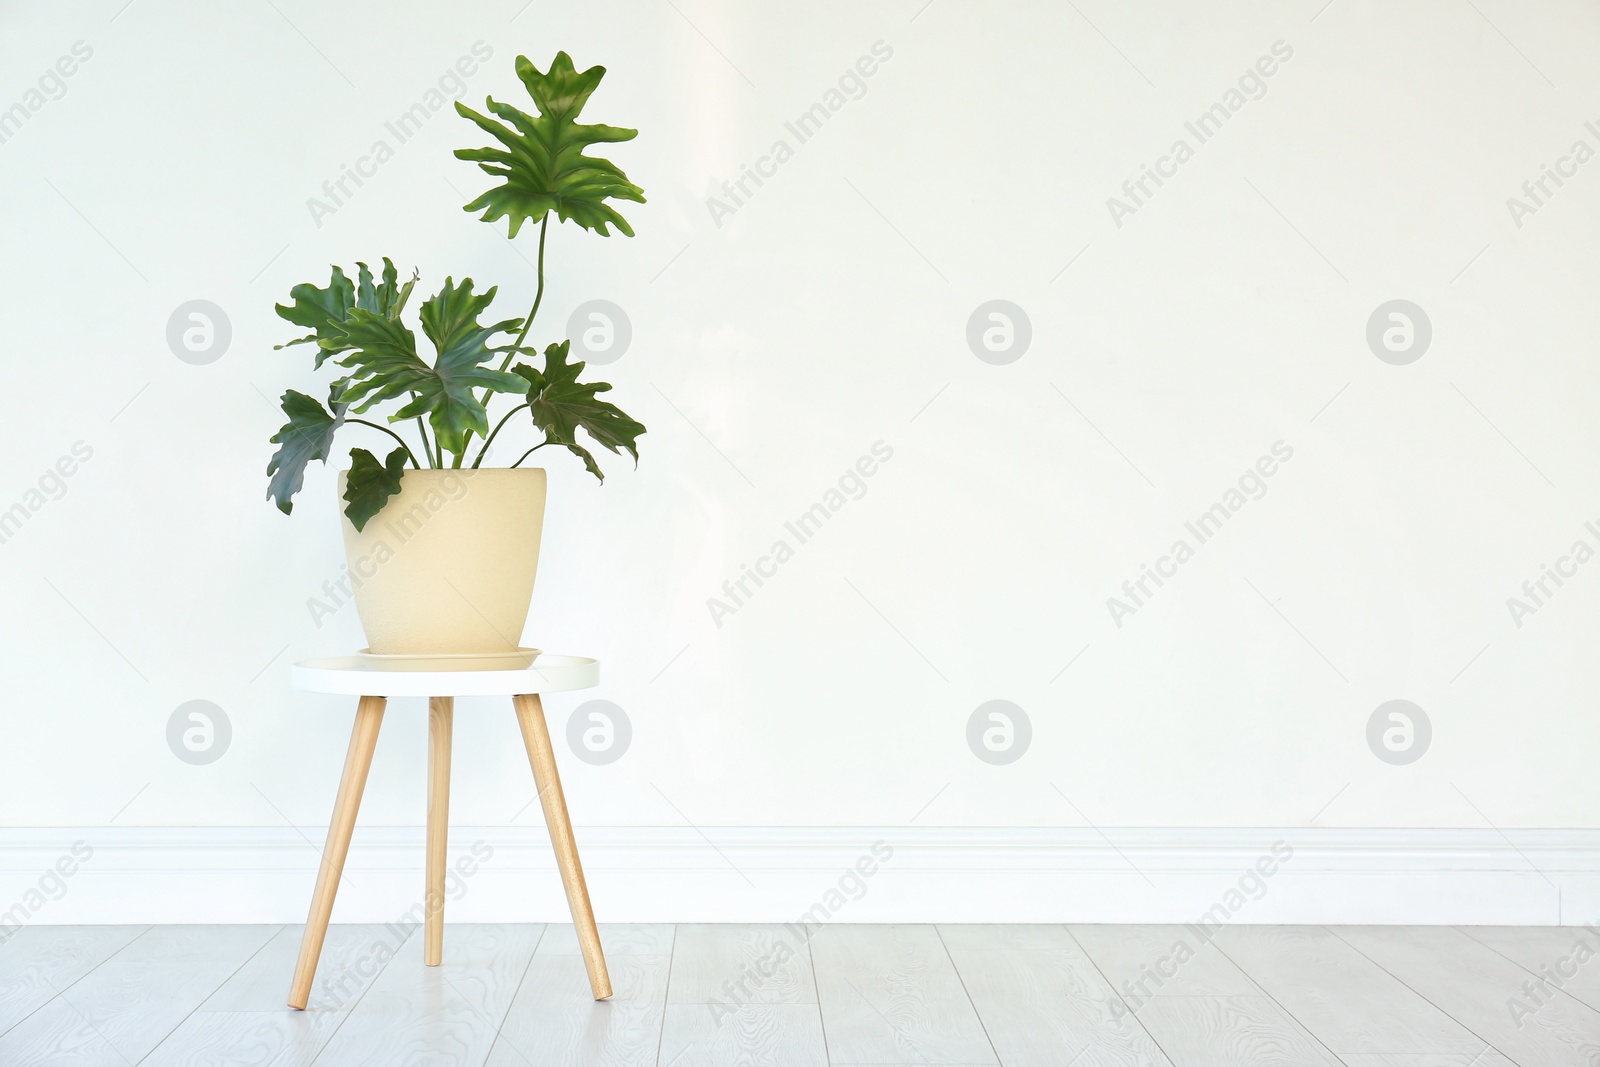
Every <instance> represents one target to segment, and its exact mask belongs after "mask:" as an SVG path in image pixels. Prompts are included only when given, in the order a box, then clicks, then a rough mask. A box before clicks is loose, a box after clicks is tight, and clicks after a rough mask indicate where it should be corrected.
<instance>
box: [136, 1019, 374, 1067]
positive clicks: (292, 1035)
mask: <svg viewBox="0 0 1600 1067" xmlns="http://www.w3.org/2000/svg"><path fill="white" fill-rule="evenodd" d="M347 1014H348V1013H347V1012H343V1011H321V1012H313V1011H303V1012H297V1011H293V1010H291V1009H288V1008H285V1009H284V1010H282V1011H197V1012H195V1013H194V1014H193V1015H191V1016H189V1017H188V1018H187V1019H185V1020H184V1021H183V1023H182V1025H180V1026H179V1027H178V1028H177V1029H176V1030H174V1031H173V1032H172V1033H171V1034H169V1035H167V1039H166V1040H165V1041H163V1042H161V1044H159V1045H157V1046H156V1050H155V1051H154V1052H152V1053H150V1056H149V1058H147V1059H145V1060H144V1061H142V1062H141V1063H140V1064H139V1067H310V1065H311V1064H312V1063H314V1062H315V1061H316V1058H317V1054H318V1053H320V1052H321V1051H322V1048H323V1046H324V1045H326V1044H327V1043H328V1039H329V1038H330V1037H331V1036H332V1035H333V1033H334V1032H335V1031H336V1030H337V1029H338V1028H339V1025H340V1024H341V1023H343V1022H344V1020H345V1018H346V1016H347Z"/></svg>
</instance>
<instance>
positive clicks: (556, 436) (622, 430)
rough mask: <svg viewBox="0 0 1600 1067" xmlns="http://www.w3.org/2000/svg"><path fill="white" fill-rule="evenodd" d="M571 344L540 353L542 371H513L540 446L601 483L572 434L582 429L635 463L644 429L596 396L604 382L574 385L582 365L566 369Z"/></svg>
mask: <svg viewBox="0 0 1600 1067" xmlns="http://www.w3.org/2000/svg"><path fill="white" fill-rule="evenodd" d="M571 344H572V342H570V341H562V342H561V343H560V344H558V345H550V346H549V347H548V348H546V349H545V350H544V370H543V371H539V370H536V369H534V368H533V367H530V366H528V365H527V364H526V363H522V364H518V365H517V366H516V367H515V368H514V369H515V370H516V372H517V373H518V374H520V375H521V376H522V377H523V378H525V379H527V382H528V410H529V411H530V412H531V413H532V414H533V424H534V425H535V426H537V427H538V428H539V429H540V430H542V431H543V432H544V436H545V440H547V441H549V442H550V443H552V444H558V445H564V446H565V447H566V448H567V449H568V450H569V451H571V452H572V454H573V455H575V456H577V457H578V458H579V459H581V460H583V465H584V466H585V467H587V468H589V473H590V474H593V475H594V476H595V477H596V478H598V479H600V480H601V481H605V475H603V474H601V473H600V466H599V464H597V463H595V461H594V456H593V455H592V454H591V453H590V452H589V450H588V449H587V448H584V447H583V446H582V445H580V444H579V443H578V429H579V428H580V427H582V429H583V430H584V432H586V433H587V434H588V435H589V436H590V437H592V438H593V439H594V440H595V442H596V443H598V444H600V445H601V446H603V447H605V448H608V449H610V450H611V451H612V452H616V453H618V454H619V455H620V454H621V450H622V449H626V450H627V451H628V452H629V453H631V454H632V456H633V461H634V462H635V463H638V462H639V448H638V445H637V441H638V438H639V435H640V434H642V433H644V432H645V428H644V424H643V423H640V422H636V421H635V420H634V419H632V418H630V417H629V416H628V415H626V414H625V413H624V412H623V411H622V409H621V408H619V407H617V406H616V405H615V404H613V403H611V402H610V401H608V400H601V399H599V398H598V397H597V395H596V394H598V393H603V392H606V391H608V390H609V389H610V388H611V386H610V384H609V383H607V382H587V383H585V382H580V381H578V375H580V374H582V373H583V367H584V364H583V363H582V362H581V361H580V362H578V363H568V362H567V355H568V352H569V350H570V346H571Z"/></svg>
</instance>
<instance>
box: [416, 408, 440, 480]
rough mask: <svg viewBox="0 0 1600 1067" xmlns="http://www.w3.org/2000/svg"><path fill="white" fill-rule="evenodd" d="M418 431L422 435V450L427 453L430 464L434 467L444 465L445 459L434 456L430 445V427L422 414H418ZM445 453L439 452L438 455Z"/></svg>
mask: <svg viewBox="0 0 1600 1067" xmlns="http://www.w3.org/2000/svg"><path fill="white" fill-rule="evenodd" d="M417 432H418V433H420V434H421V435H422V451H423V452H424V453H426V455H427V457H428V466H430V467H434V468H438V467H442V466H444V460H443V459H435V458H434V456H435V453H434V451H433V450H432V449H431V448H429V447H428V427H427V424H425V423H424V422H423V421H422V416H421V415H418V416H417ZM443 454H444V453H442V452H440V453H438V455H440V456H443Z"/></svg>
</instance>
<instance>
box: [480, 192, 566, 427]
mask: <svg viewBox="0 0 1600 1067" xmlns="http://www.w3.org/2000/svg"><path fill="white" fill-rule="evenodd" d="M549 228H550V212H548V211H546V212H545V213H544V218H542V219H540V220H539V289H538V291H537V292H536V293H534V295H533V310H531V311H529V312H528V317H527V318H526V319H523V320H522V332H521V333H519V334H517V343H516V344H514V345H512V346H511V351H510V352H507V353H506V358H505V362H503V363H501V364H500V369H501V370H505V369H506V368H507V367H509V366H511V361H512V359H514V358H515V357H516V354H517V349H519V348H521V347H522V342H523V341H526V340H527V339H528V327H530V326H532V325H533V317H534V316H535V315H537V314H539V302H540V301H542V300H543V299H544V235H545V231H546V230H547V229H549ZM485 399H487V398H485Z"/></svg>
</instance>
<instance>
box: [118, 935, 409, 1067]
mask: <svg viewBox="0 0 1600 1067" xmlns="http://www.w3.org/2000/svg"><path fill="white" fill-rule="evenodd" d="M303 929H304V928H303V927H301V926H286V927H284V928H283V929H282V930H280V931H279V932H278V933H277V934H276V935H275V936H274V937H273V938H272V940H270V941H268V942H267V944H266V945H265V946H264V947H263V948H262V949H261V951H260V952H257V953H256V954H255V955H254V956H252V957H250V959H249V960H248V961H246V963H245V964H244V966H242V967H240V968H239V969H238V970H237V971H235V972H234V973H233V975H232V976H231V977H229V979H228V980H227V981H226V982H224V983H223V984H222V986H221V987H220V988H219V989H217V991H216V992H214V993H212V994H211V996H210V997H208V998H207V999H206V1001H205V1003H203V1004H201V1005H200V1007H199V1008H197V1009H195V1012H194V1014H192V1015H190V1016H189V1017H188V1018H187V1019H185V1020H184V1021H183V1022H182V1024H180V1025H179V1026H178V1028H177V1029H176V1030H174V1031H173V1032H172V1033H171V1034H169V1035H168V1036H167V1038H166V1040H164V1041H162V1043H161V1044H160V1045H158V1046H156V1049H155V1051H154V1052H152V1053H151V1054H150V1057H149V1058H148V1059H147V1060H145V1061H144V1063H142V1064H140V1067H191V1065H210V1064H217V1065H219V1067H221V1065H224V1064H231V1063H245V1064H256V1063H259V1064H263V1065H265V1064H271V1065H272V1067H306V1065H307V1064H310V1063H311V1062H312V1061H314V1060H315V1059H316V1057H317V1054H318V1053H319V1052H321V1051H322V1047H323V1045H325V1044H326V1043H327V1042H328V1039H329V1038H331V1037H332V1036H333V1034H334V1032H335V1031H336V1030H338V1028H339V1027H340V1026H341V1025H342V1024H343V1023H344V1021H345V1019H346V1017H347V1014H348V1012H349V1010H350V1008H352V1007H353V1006H354V1005H355V1004H356V1003H357V1002H358V1001H359V1000H360V999H361V996H362V995H363V994H364V993H365V992H366V991H367V988H368V987H369V986H370V985H371V984H372V982H373V980H374V979H376V978H377V976H378V975H379V974H380V973H381V972H382V970H383V965H384V963H385V962H386V961H387V960H388V959H389V958H391V957H392V954H393V952H394V950H395V949H397V948H398V947H399V946H400V945H401V944H404V943H405V941H406V939H407V936H408V935H409V934H410V933H411V931H412V929H413V928H412V927H409V926H407V927H400V926H393V927H391V926H381V925H376V924H374V925H371V926H352V925H344V924H341V925H338V926H330V927H328V936H327V940H326V941H325V942H324V943H323V946H322V960H321V963H320V965H319V966H318V968H317V984H316V986H315V987H314V988H313V990H312V994H311V1001H310V1003H309V1004H308V1005H307V1006H306V1010H305V1011H295V1010H294V1009H293V1008H291V1007H289V1006H288V1003H287V1001H288V991H289V976H290V974H292V973H293V971H294V964H295V959H296V957H297V956H298V954H299V951H300V935H301V932H302V931H303Z"/></svg>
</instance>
